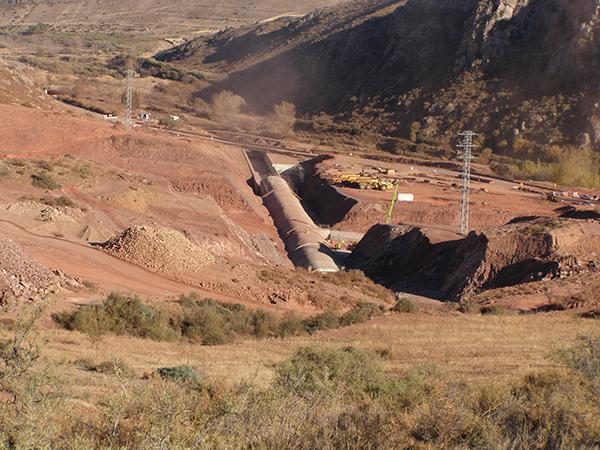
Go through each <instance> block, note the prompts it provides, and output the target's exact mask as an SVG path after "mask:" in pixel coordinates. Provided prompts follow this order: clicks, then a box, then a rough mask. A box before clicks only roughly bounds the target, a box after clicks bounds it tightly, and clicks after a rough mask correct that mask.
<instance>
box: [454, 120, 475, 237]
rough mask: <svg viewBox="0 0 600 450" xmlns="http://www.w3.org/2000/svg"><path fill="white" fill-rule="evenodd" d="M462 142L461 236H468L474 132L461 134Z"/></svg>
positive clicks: (460, 149) (460, 150)
mask: <svg viewBox="0 0 600 450" xmlns="http://www.w3.org/2000/svg"><path fill="white" fill-rule="evenodd" d="M459 136H461V137H462V140H461V141H460V142H459V144H458V145H457V147H458V148H459V150H458V159H460V160H462V161H463V163H464V164H463V174H462V179H463V182H462V199H461V204H460V234H463V235H465V234H467V233H468V232H469V193H470V190H471V160H472V159H473V148H474V147H475V144H473V136H477V134H476V133H473V132H472V131H463V132H462V133H459Z"/></svg>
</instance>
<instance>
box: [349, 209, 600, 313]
mask: <svg viewBox="0 0 600 450" xmlns="http://www.w3.org/2000/svg"><path fill="white" fill-rule="evenodd" d="M350 265H351V266H352V267H354V268H359V269H362V270H364V271H365V272H366V273H367V274H368V275H370V276H373V277H377V281H380V282H382V283H384V284H385V285H387V286H389V287H391V288H393V289H395V290H398V291H406V292H414V293H417V294H420V295H427V296H431V297H435V298H439V299H443V300H452V301H459V300H468V299H469V298H470V297H471V296H473V295H476V294H478V293H480V292H483V291H486V290H489V289H497V288H503V287H507V286H515V285H519V284H522V283H528V282H534V281H540V280H551V279H560V278H565V277H570V276H573V275H580V274H582V273H587V272H593V273H595V272H596V271H597V269H598V268H600V222H598V221H596V220H573V219H550V218H535V219H531V220H523V221H515V222H514V223H510V224H507V225H505V226H503V227H500V228H498V229H495V230H491V231H486V232H471V233H470V234H469V235H468V236H466V237H464V238H463V237H460V236H457V235H453V234H451V233H444V232H440V231H436V230H427V229H419V228H409V229H407V228H406V227H397V226H388V225H376V226H375V227H373V228H372V229H371V230H370V231H369V232H368V233H367V235H366V236H365V237H364V239H363V240H362V241H361V242H359V244H358V245H357V247H356V249H355V250H354V251H353V253H352V255H351V257H350Z"/></svg>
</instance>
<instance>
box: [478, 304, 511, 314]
mask: <svg viewBox="0 0 600 450" xmlns="http://www.w3.org/2000/svg"><path fill="white" fill-rule="evenodd" d="M480 313H481V314H483V315H488V316H506V315H508V314H509V311H508V309H507V308H506V307H505V306H502V305H491V306H484V307H482V308H481V310H480Z"/></svg>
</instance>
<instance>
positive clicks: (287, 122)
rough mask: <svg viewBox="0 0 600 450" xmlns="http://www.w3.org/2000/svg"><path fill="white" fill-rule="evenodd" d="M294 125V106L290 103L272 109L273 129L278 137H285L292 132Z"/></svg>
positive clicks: (283, 103)
mask: <svg viewBox="0 0 600 450" xmlns="http://www.w3.org/2000/svg"><path fill="white" fill-rule="evenodd" d="M295 123H296V106H295V105H294V104H293V103H290V102H281V103H280V104H278V105H275V106H274V107H273V129H274V131H275V132H276V133H277V134H279V135H280V136H287V135H289V134H290V133H292V132H293V131H294V124H295Z"/></svg>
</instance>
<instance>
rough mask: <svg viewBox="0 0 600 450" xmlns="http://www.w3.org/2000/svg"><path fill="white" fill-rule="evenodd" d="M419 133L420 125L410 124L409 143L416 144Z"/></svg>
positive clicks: (417, 123)
mask: <svg viewBox="0 0 600 450" xmlns="http://www.w3.org/2000/svg"><path fill="white" fill-rule="evenodd" d="M420 131H421V124H420V123H419V122H413V123H411V124H410V141H411V142H414V143H415V144H416V143H417V138H418V137H419V132H420Z"/></svg>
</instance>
